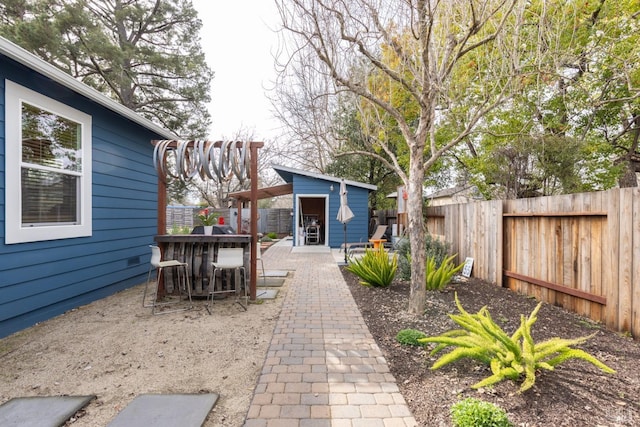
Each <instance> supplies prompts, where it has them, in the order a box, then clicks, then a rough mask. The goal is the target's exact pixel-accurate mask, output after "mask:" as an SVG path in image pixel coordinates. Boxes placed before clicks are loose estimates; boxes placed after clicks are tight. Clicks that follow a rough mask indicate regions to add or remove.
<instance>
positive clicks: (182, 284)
mask: <svg viewBox="0 0 640 427" xmlns="http://www.w3.org/2000/svg"><path fill="white" fill-rule="evenodd" d="M149 247H150V248H151V261H150V263H149V273H148V274H147V283H146V285H145V286H144V293H143V294H142V306H143V307H151V314H166V313H176V312H179V311H186V310H191V309H192V308H193V301H192V300H191V283H190V282H189V264H187V263H186V262H181V261H177V260H174V259H171V260H164V261H162V252H161V251H160V248H159V247H158V246H155V245H149ZM154 268H155V269H156V292H155V295H154V296H153V302H152V303H151V304H148V303H147V302H146V301H147V290H148V289H149V283H150V282H151V271H152V270H153V269H154ZM166 268H174V269H175V271H176V276H177V279H178V280H177V284H178V292H179V297H178V300H177V301H168V302H158V289H159V286H160V278H161V277H162V271H163V270H164V269H166ZM165 277H166V274H165ZM183 291H186V292H187V296H188V297H189V304H190V305H189V306H188V307H184V308H179V309H175V310H162V311H159V312H156V309H158V308H161V307H164V306H168V305H173V304H178V303H179V302H181V300H182V292H183Z"/></svg>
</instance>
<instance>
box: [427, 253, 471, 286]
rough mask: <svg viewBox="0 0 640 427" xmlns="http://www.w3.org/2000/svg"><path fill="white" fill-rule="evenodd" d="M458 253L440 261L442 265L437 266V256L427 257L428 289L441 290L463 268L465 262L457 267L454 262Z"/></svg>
mask: <svg viewBox="0 0 640 427" xmlns="http://www.w3.org/2000/svg"><path fill="white" fill-rule="evenodd" d="M457 255H458V254H453V255H451V256H450V257H448V258H445V259H444V261H442V262H441V263H440V267H438V268H436V259H435V257H429V258H427V266H426V282H427V290H428V291H440V290H442V289H443V288H444V287H445V286H447V285H448V284H449V282H451V279H453V276H454V275H455V274H456V273H457V272H459V271H460V270H462V268H463V267H464V263H462V264H460V265H459V266H457V267H456V265H455V264H454V263H453V262H452V261H453V259H454V258H455V257H456V256H457Z"/></svg>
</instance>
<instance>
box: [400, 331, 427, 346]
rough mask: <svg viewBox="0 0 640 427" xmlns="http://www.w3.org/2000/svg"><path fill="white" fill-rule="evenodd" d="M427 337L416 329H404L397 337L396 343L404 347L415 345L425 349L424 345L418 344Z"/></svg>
mask: <svg viewBox="0 0 640 427" xmlns="http://www.w3.org/2000/svg"><path fill="white" fill-rule="evenodd" d="M426 337H427V335H426V334H425V333H424V332H421V331H418V330H416V329H403V330H401V331H400V332H398V334H397V335H396V341H398V342H399V343H400V344H403V345H415V346H418V347H423V346H424V344H423V343H421V342H418V340H419V339H421V338H426Z"/></svg>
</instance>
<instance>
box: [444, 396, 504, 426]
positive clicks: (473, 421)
mask: <svg viewBox="0 0 640 427" xmlns="http://www.w3.org/2000/svg"><path fill="white" fill-rule="evenodd" d="M451 419H452V421H453V425H454V427H511V426H513V424H512V423H511V421H509V418H508V417H507V414H506V412H505V411H504V409H502V408H499V407H498V406H496V405H494V404H493V403H489V402H483V401H482V400H479V399H474V398H473V397H469V398H467V399H464V400H461V401H459V402H457V403H454V404H453V405H451Z"/></svg>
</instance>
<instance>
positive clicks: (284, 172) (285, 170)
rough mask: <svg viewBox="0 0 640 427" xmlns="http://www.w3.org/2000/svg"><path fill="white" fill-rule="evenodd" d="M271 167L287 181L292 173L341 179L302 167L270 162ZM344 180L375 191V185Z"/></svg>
mask: <svg viewBox="0 0 640 427" xmlns="http://www.w3.org/2000/svg"><path fill="white" fill-rule="evenodd" d="M271 167H272V168H273V169H274V170H275V171H276V172H277V173H278V175H280V176H281V177H282V179H284V180H285V182H287V183H291V182H293V175H301V176H306V177H309V178H316V179H322V180H325V181H331V182H336V183H338V184H340V182H341V181H342V178H336V177H335V176H331V175H323V174H320V173H316V172H309V171H305V170H302V169H294V168H289V167H286V166H280V165H274V164H272V165H271ZM344 182H345V183H346V184H347V185H351V186H353V187H360V188H365V189H367V190H369V191H376V190H377V189H378V187H377V186H375V185H371V184H365V183H364V182H358V181H351V180H348V179H345V180H344Z"/></svg>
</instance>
